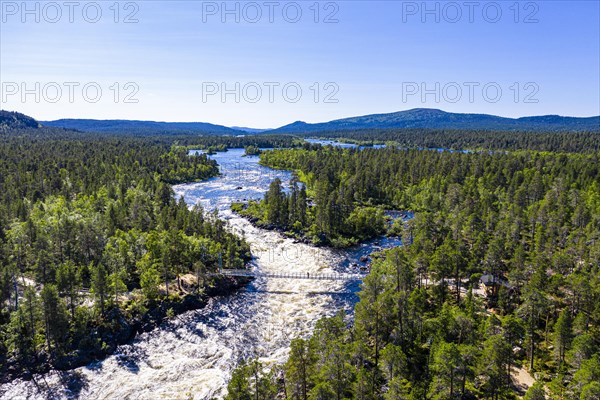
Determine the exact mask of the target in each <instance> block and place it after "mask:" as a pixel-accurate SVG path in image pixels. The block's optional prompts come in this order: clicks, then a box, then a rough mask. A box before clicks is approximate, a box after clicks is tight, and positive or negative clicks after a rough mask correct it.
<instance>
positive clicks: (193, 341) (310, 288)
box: [0, 149, 400, 400]
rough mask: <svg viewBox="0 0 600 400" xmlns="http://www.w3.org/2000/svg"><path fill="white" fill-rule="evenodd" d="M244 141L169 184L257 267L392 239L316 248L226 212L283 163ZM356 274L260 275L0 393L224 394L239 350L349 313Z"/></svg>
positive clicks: (263, 349) (364, 251)
mask: <svg viewBox="0 0 600 400" xmlns="http://www.w3.org/2000/svg"><path fill="white" fill-rule="evenodd" d="M243 153H244V150H243V149H231V150H229V151H227V152H220V153H217V154H215V155H213V156H212V158H214V159H215V160H216V161H217V162H218V163H219V166H220V170H221V176H219V177H216V178H212V179H210V180H208V181H205V182H200V183H189V184H182V185H177V186H175V187H174V190H175V193H176V196H177V197H179V196H183V197H184V199H185V201H186V202H187V203H188V204H189V205H190V206H191V205H194V204H196V203H198V202H200V203H201V204H202V205H203V206H204V207H205V209H206V210H213V209H217V210H218V212H219V216H220V218H223V219H224V220H226V221H227V223H228V226H229V228H230V229H232V230H233V231H234V232H237V233H238V234H240V235H243V236H244V237H245V238H246V240H247V241H248V243H249V244H250V247H251V250H252V254H253V256H254V258H253V260H252V261H251V265H250V267H251V268H255V269H257V270H260V271H265V272H283V271H294V272H302V273H304V272H308V273H318V272H332V271H333V270H335V271H338V272H356V268H357V265H359V264H361V263H360V261H359V259H360V258H361V257H362V256H364V255H368V254H369V253H371V252H372V251H373V250H377V249H378V248H380V247H390V246H396V245H399V244H400V242H399V240H398V239H394V238H381V239H379V240H377V241H371V242H368V243H363V244H361V245H360V246H357V247H355V248H352V249H349V250H332V249H326V248H315V247H312V246H309V245H306V244H303V243H298V242H296V241H294V240H292V239H289V238H285V237H283V236H282V235H281V234H280V233H278V232H273V231H267V230H264V229H259V228H256V227H254V226H252V225H251V224H250V223H249V222H248V221H247V220H245V219H243V218H240V217H238V216H236V215H234V214H233V213H232V212H231V211H230V210H229V208H230V204H231V202H233V201H241V200H244V199H253V198H259V197H262V196H263V195H264V193H265V192H266V190H267V189H268V186H269V183H270V182H271V181H272V180H273V179H274V178H275V177H278V178H280V179H281V180H282V182H284V184H287V182H289V180H290V178H291V172H290V171H276V170H273V169H270V168H266V167H263V166H260V165H259V164H258V157H255V156H251V157H243ZM358 290H359V283H358V282H353V283H349V282H341V281H320V280H314V281H313V280H286V279H263V278H261V279H258V280H255V281H254V282H252V283H251V284H249V285H247V286H246V287H245V288H244V289H242V290H240V291H239V292H238V293H236V294H233V295H230V296H226V297H222V298H214V299H212V300H211V301H210V302H209V304H208V305H207V306H206V307H205V308H203V309H201V310H196V311H190V312H186V313H184V314H181V315H179V316H177V317H175V318H173V319H172V320H170V321H168V322H166V323H164V324H163V325H161V326H160V327H158V328H156V329H154V330H152V331H150V332H147V333H143V334H140V335H138V336H137V337H136V338H135V339H134V340H133V341H132V342H131V343H129V344H126V345H123V346H119V347H118V349H117V351H116V352H115V354H113V355H111V356H109V357H107V358H106V359H105V360H103V361H98V362H94V363H92V364H90V365H87V366H85V367H82V368H77V369H75V370H72V371H68V372H63V373H56V372H52V373H49V374H45V375H43V376H38V377H37V379H36V381H37V383H38V384H39V386H36V385H35V384H34V383H33V382H31V381H22V380H16V381H14V382H12V383H10V384H8V385H4V387H0V398H1V399H11V400H16V399H48V398H82V399H153V400H154V399H159V398H165V399H190V398H192V399H197V400H208V399H212V398H222V397H223V396H224V394H225V393H226V386H227V382H228V380H229V378H230V376H231V371H232V369H233V368H234V367H235V366H236V364H237V363H238V362H239V360H240V359H241V358H242V357H257V358H259V359H260V360H261V361H263V362H265V363H281V362H284V361H285V359H286V358H287V354H288V348H289V343H290V340H291V339H293V338H294V337H297V336H307V335H309V334H310V332H311V330H312V328H313V327H314V325H315V323H316V321H317V320H318V319H319V318H321V317H323V316H331V315H333V314H335V313H336V312H338V311H339V310H340V309H344V310H345V311H346V312H347V314H348V318H352V311H353V307H354V304H355V303H356V301H357V300H358V296H357V294H356V293H357V291H358Z"/></svg>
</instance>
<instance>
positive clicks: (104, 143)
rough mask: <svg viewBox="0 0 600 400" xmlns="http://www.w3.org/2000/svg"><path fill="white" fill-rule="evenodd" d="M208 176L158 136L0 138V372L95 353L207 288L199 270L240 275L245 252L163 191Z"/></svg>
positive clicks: (214, 222) (200, 164)
mask: <svg viewBox="0 0 600 400" xmlns="http://www.w3.org/2000/svg"><path fill="white" fill-rule="evenodd" d="M217 174H218V168H217V165H216V163H215V162H214V161H212V160H209V159H208V158H207V157H206V156H204V155H201V156H192V157H190V156H188V152H187V149H185V148H183V147H178V146H171V144H170V143H169V141H166V140H162V139H159V138H157V139H155V140H150V139H147V138H146V139H139V138H133V137H116V136H112V135H107V136H94V135H86V134H77V133H73V132H66V131H62V132H61V131H59V130H55V129H50V130H48V129H46V128H40V129H32V130H19V131H16V130H10V131H8V133H7V134H6V135H0V305H1V309H0V370H1V371H3V372H2V374H1V375H2V376H3V377H8V376H10V375H12V376H14V375H20V374H24V373H25V372H35V371H42V370H45V369H46V368H47V367H48V366H52V367H56V368H69V367H73V366H77V364H78V363H81V362H87V361H89V360H90V358H92V359H93V358H94V357H101V356H102V355H104V354H106V353H107V352H108V351H110V349H112V348H114V347H115V345H116V344H118V342H119V341H122V340H125V339H127V338H128V337H130V336H131V335H132V334H134V333H135V332H131V331H127V329H125V328H127V326H129V327H130V328H131V326H135V325H136V324H137V325H143V324H145V323H149V322H152V321H159V320H160V315H165V314H164V312H166V310H163V309H162V308H160V305H161V303H164V304H169V305H170V307H172V308H174V309H180V310H184V308H178V307H179V306H178V304H179V301H178V300H179V299H181V300H185V301H187V302H190V301H191V300H189V299H188V300H186V299H185V298H186V296H188V295H189V296H196V295H198V294H201V293H202V292H204V291H210V290H213V288H212V285H214V283H212V282H211V281H210V280H205V279H203V278H202V276H203V273H204V272H206V271H215V270H216V269H217V268H218V267H219V265H220V264H221V265H222V266H223V267H224V268H242V267H243V266H244V263H245V260H247V259H249V256H250V254H249V247H248V245H247V244H246V243H245V242H244V241H243V240H242V239H240V238H238V237H236V236H234V235H232V234H230V233H228V232H227V230H226V229H225V226H224V222H223V221H221V220H220V219H218V218H217V217H216V215H214V214H208V215H207V214H206V213H205V212H204V210H202V208H201V207H199V206H196V207H194V208H193V209H191V210H190V209H188V207H187V205H186V204H185V202H184V201H183V199H181V200H179V201H177V200H176V199H175V198H174V195H173V191H172V189H171V187H170V186H169V184H171V183H177V182H187V181H196V180H203V179H207V178H209V177H212V176H216V175H217ZM191 302H192V303H193V302H194V301H191ZM196 303H198V302H197V301H196ZM196 303H195V304H196ZM157 307H158V311H157V312H155V313H154V314H152V315H154V316H155V317H152V315H149V313H150V312H152V310H153V309H154V308H157ZM163 308H164V307H163ZM172 313H173V310H171V314H172ZM124 321H129V322H130V323H125V322H124ZM132 324H133V325H132ZM5 372H7V373H6V374H5Z"/></svg>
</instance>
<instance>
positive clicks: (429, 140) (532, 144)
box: [298, 127, 600, 153]
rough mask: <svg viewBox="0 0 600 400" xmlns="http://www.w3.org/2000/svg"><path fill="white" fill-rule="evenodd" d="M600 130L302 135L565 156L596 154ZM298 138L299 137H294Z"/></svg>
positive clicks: (364, 131) (374, 131) (378, 131)
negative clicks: (529, 151) (534, 151)
mask: <svg viewBox="0 0 600 400" xmlns="http://www.w3.org/2000/svg"><path fill="white" fill-rule="evenodd" d="M599 130H600V127H598V128H597V130H596V131H594V132H518V131H516V132H515V131H482V130H466V129H391V128H390V129H359V130H334V131H323V132H317V133H315V132H312V133H306V134H304V136H306V137H315V136H317V137H320V138H325V139H336V140H340V141H342V142H347V143H356V144H360V145H372V144H383V143H388V144H393V145H398V146H401V147H407V148H425V149H427V148H445V149H455V150H463V149H473V150H536V151H553V152H569V153H597V152H598V151H600V140H598V138H599V137H600V132H598V131H599ZM298 135H299V134H298Z"/></svg>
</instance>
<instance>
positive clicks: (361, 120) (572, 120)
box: [269, 108, 600, 133]
mask: <svg viewBox="0 0 600 400" xmlns="http://www.w3.org/2000/svg"><path fill="white" fill-rule="evenodd" d="M376 128H378V129H383V128H422V129H481V130H494V131H560V132H564V131H577V132H581V131H590V132H600V116H598V117H590V118H576V117H561V116H558V115H546V116H539V117H523V118H505V117H498V116H495V115H488V114H457V113H449V112H445V111H442V110H436V109H429V108H415V109H412V110H407V111H400V112H395V113H390V114H372V115H364V116H360V117H351V118H344V119H338V120H334V121H330V122H323V123H316V124H309V123H306V122H302V121H297V122H294V123H292V124H289V125H285V126H282V127H280V128H277V129H274V130H272V131H269V133H303V132H318V131H336V130H356V129H376Z"/></svg>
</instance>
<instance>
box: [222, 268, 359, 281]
mask: <svg viewBox="0 0 600 400" xmlns="http://www.w3.org/2000/svg"><path fill="white" fill-rule="evenodd" d="M211 275H225V276H244V277H250V278H271V279H314V280H322V281H361V280H363V279H364V278H365V276H366V275H363V274H338V273H331V274H311V273H301V272H254V271H248V270H243V269H241V270H240V269H224V270H221V271H220V272H218V273H213V274H211Z"/></svg>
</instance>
